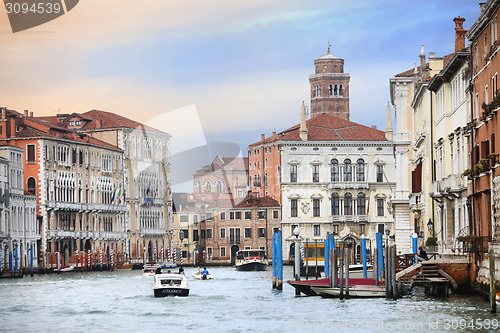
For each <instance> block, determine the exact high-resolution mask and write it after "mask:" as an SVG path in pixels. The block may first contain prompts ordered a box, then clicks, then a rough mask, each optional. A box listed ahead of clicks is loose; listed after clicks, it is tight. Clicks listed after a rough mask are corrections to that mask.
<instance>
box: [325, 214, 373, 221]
mask: <svg viewBox="0 0 500 333" xmlns="http://www.w3.org/2000/svg"><path fill="white" fill-rule="evenodd" d="M369 221H370V217H369V216H368V215H330V222H334V223H346V222H354V223H358V222H369Z"/></svg>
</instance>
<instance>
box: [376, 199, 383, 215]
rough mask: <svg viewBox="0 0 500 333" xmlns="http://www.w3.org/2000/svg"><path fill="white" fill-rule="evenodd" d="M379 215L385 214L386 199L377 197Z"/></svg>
mask: <svg viewBox="0 0 500 333" xmlns="http://www.w3.org/2000/svg"><path fill="white" fill-rule="evenodd" d="M377 216H384V199H377Z"/></svg>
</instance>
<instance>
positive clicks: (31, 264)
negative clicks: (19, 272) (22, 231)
mask: <svg viewBox="0 0 500 333" xmlns="http://www.w3.org/2000/svg"><path fill="white" fill-rule="evenodd" d="M30 266H31V273H33V244H31V246H30Z"/></svg>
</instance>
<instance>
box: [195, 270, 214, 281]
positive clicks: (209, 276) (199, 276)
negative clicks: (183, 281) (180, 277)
mask: <svg viewBox="0 0 500 333" xmlns="http://www.w3.org/2000/svg"><path fill="white" fill-rule="evenodd" d="M191 275H192V276H193V277H194V278H195V279H196V280H212V279H213V278H214V277H213V275H212V274H201V272H200V271H198V272H193V273H191ZM203 275H205V278H203Z"/></svg>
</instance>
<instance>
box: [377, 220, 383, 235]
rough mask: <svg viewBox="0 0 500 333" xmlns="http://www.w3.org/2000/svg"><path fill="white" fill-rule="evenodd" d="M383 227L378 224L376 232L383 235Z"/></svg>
mask: <svg viewBox="0 0 500 333" xmlns="http://www.w3.org/2000/svg"><path fill="white" fill-rule="evenodd" d="M384 227H385V225H384V224H383V223H380V224H379V225H378V226H377V232H378V233H381V234H384Z"/></svg>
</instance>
